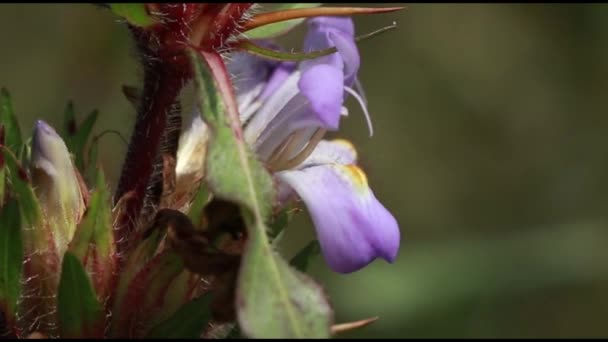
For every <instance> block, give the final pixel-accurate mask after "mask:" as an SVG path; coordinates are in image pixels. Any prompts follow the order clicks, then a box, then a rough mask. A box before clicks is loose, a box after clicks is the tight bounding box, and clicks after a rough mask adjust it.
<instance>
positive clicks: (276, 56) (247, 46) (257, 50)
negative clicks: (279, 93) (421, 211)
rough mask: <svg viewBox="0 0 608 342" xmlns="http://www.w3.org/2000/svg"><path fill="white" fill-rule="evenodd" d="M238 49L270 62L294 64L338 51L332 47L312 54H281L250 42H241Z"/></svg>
mask: <svg viewBox="0 0 608 342" xmlns="http://www.w3.org/2000/svg"><path fill="white" fill-rule="evenodd" d="M238 47H239V48H240V49H243V50H247V51H248V52H249V53H251V54H253V55H256V56H259V57H262V58H266V59H271V60H275V61H294V62H301V61H305V60H308V59H315V58H319V57H323V56H327V55H331V54H332V53H334V52H336V51H338V50H337V49H336V48H335V47H332V48H328V49H324V50H319V51H312V52H282V51H276V50H272V49H267V48H265V47H262V46H260V45H257V44H255V43H253V42H251V41H243V42H241V43H240V44H239V45H238Z"/></svg>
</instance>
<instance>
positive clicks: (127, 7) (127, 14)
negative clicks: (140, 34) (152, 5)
mask: <svg viewBox="0 0 608 342" xmlns="http://www.w3.org/2000/svg"><path fill="white" fill-rule="evenodd" d="M110 10H112V12H114V14H117V15H119V16H121V17H123V18H125V19H126V20H127V21H128V22H129V24H132V25H135V26H140V27H147V26H150V25H153V24H155V23H156V20H155V19H154V18H153V17H152V16H151V15H150V14H148V10H146V5H145V4H143V3H142V4H123V3H111V4H110Z"/></svg>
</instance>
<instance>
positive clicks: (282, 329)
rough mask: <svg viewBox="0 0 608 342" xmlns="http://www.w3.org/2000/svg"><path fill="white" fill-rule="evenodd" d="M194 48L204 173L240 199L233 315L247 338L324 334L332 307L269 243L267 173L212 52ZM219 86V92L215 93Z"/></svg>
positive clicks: (220, 192)
mask: <svg viewBox="0 0 608 342" xmlns="http://www.w3.org/2000/svg"><path fill="white" fill-rule="evenodd" d="M202 55H203V56H204V58H203V57H201V55H200V54H198V53H196V52H193V53H192V55H191V60H192V64H193V65H194V79H195V83H196V86H197V103H198V105H199V107H200V110H201V113H202V115H203V120H204V121H205V122H206V123H207V125H208V126H209V129H210V133H211V135H210V140H209V145H208V150H207V157H206V165H205V166H206V175H207V176H206V177H207V182H208V183H209V186H210V189H211V191H212V192H213V194H214V196H216V197H218V198H221V199H225V200H229V201H233V202H235V203H238V204H239V205H240V206H241V213H242V216H243V219H244V222H245V223H246V225H247V229H248V242H247V247H246V249H245V254H244V255H243V260H242V262H241V268H240V270H239V279H238V284H237V314H238V321H239V324H240V327H241V329H242V331H243V333H244V334H245V335H247V336H248V337H252V338H306V337H308V338H313V337H328V336H329V334H330V325H331V308H330V307H329V304H328V302H327V299H326V298H325V295H324V293H323V291H322V289H321V288H320V287H319V286H318V285H317V284H316V283H315V282H314V281H313V280H311V279H310V278H308V277H306V276H305V275H304V274H302V273H300V272H298V271H296V270H294V269H292V268H290V266H289V265H288V264H287V263H286V262H285V261H284V260H283V259H282V258H281V257H280V256H279V255H278V254H277V253H276V252H275V251H274V250H273V249H272V246H271V245H270V242H269V241H268V238H267V235H266V232H267V227H266V224H265V220H266V218H267V217H268V215H269V214H270V209H271V205H272V200H273V184H272V179H271V177H270V175H269V174H268V173H267V172H266V170H265V169H264V168H263V166H262V165H261V163H260V162H259V161H258V160H257V159H256V157H255V156H254V155H253V154H252V153H251V151H250V150H249V148H248V146H247V145H246V144H245V142H244V141H243V139H242V131H241V125H240V121H239V117H238V112H237V109H236V107H237V106H236V103H235V102H234V101H235V98H234V93H233V91H232V85H231V84H230V80H229V77H228V74H227V70H226V68H225V65H224V64H223V61H222V59H221V57H219V55H217V54H215V53H205V52H203V53H202ZM220 91H221V93H220Z"/></svg>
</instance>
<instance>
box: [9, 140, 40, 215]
mask: <svg viewBox="0 0 608 342" xmlns="http://www.w3.org/2000/svg"><path fill="white" fill-rule="evenodd" d="M0 153H2V155H3V158H4V162H5V163H6V168H7V169H8V174H9V179H10V181H11V189H12V191H13V193H14V195H15V196H16V198H17V202H18V203H19V208H20V211H21V216H22V219H23V224H25V225H27V226H28V227H33V226H36V225H37V224H38V223H39V222H40V220H41V219H42V211H41V209H40V204H39V203H38V199H37V198H36V194H35V193H34V189H32V186H31V184H30V182H29V179H28V176H27V174H26V172H25V170H24V169H23V168H22V167H21V165H19V162H18V161H17V158H16V157H15V155H14V154H13V153H12V152H11V151H10V150H8V149H7V148H6V147H5V146H0Z"/></svg>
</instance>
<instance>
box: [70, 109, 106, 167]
mask: <svg viewBox="0 0 608 342" xmlns="http://www.w3.org/2000/svg"><path fill="white" fill-rule="evenodd" d="M98 116H99V112H98V111H96V110H94V111H93V112H92V113H91V114H89V116H87V118H86V119H85V120H84V121H83V122H82V124H80V125H79V126H78V129H77V130H76V134H75V135H74V136H73V138H72V139H71V143H72V146H70V151H71V152H72V153H74V156H75V157H76V166H77V167H78V169H79V170H84V166H85V165H84V151H85V147H86V145H87V141H88V140H89V136H90V135H91V132H93V126H94V125H95V122H96V121H97V117H98Z"/></svg>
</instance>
